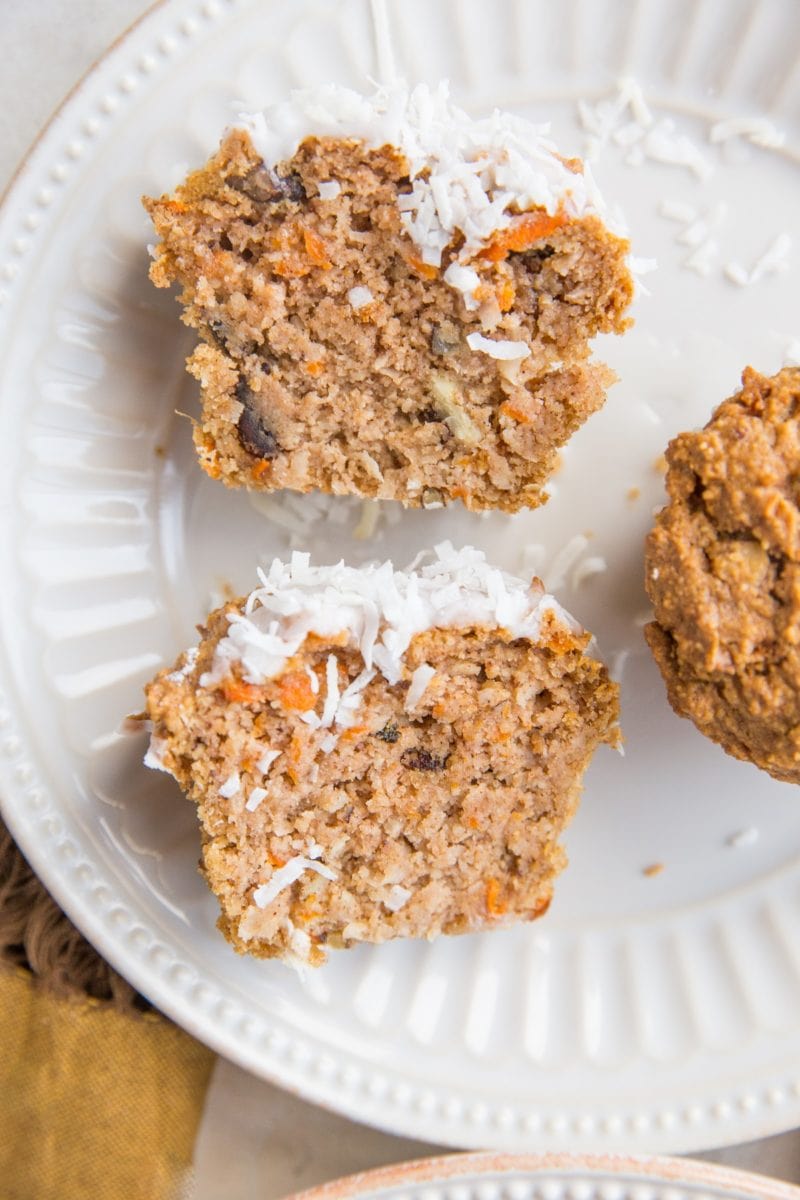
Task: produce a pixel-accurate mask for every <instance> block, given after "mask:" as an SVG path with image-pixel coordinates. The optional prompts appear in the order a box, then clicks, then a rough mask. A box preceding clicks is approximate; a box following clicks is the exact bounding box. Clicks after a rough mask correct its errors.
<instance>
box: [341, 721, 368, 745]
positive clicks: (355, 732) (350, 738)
mask: <svg viewBox="0 0 800 1200" xmlns="http://www.w3.org/2000/svg"><path fill="white" fill-rule="evenodd" d="M364 733H369V725H351V726H350V728H349V729H345V731H344V733H343V734H342V735H341V737H340V739H339V740H340V741H342V742H354V741H355V740H356V738H360V737H361V735H362V734H364Z"/></svg>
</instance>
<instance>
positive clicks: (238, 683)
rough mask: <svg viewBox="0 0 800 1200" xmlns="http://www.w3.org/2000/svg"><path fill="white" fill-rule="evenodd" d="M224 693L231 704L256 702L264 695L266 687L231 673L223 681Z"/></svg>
mask: <svg viewBox="0 0 800 1200" xmlns="http://www.w3.org/2000/svg"><path fill="white" fill-rule="evenodd" d="M222 694H223V695H224V697H225V699H226V700H227V701H228V703H229V704H255V703H257V701H259V700H260V699H261V698H262V697H263V695H264V689H263V688H261V687H259V686H258V685H257V684H255V683H245V681H244V680H243V679H236V678H235V676H233V675H229V676H228V678H227V679H223V681H222Z"/></svg>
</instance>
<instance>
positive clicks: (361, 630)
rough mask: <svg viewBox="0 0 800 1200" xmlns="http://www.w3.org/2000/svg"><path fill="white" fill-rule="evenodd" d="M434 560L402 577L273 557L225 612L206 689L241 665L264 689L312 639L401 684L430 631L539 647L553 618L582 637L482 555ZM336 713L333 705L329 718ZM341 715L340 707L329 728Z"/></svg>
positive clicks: (445, 547) (540, 597)
mask: <svg viewBox="0 0 800 1200" xmlns="http://www.w3.org/2000/svg"><path fill="white" fill-rule="evenodd" d="M434 553H435V557H434V559H433V561H432V562H428V563H426V564H425V565H423V566H420V567H419V569H418V570H409V571H395V569H394V567H393V566H392V564H391V562H385V563H382V564H380V565H376V564H369V565H367V566H365V567H363V568H361V569H358V568H355V567H349V566H345V564H344V563H341V562H340V563H338V564H337V565H336V566H327V567H312V566H311V565H310V557H309V555H308V554H304V553H299V552H297V551H296V552H295V553H294V554H292V556H291V559H290V561H289V563H282V562H280V560H278V559H275V561H274V562H273V563H272V565H271V567H270V568H269V571H268V572H264V571H262V570H259V577H260V583H261V586H260V587H258V588H256V589H255V591H253V592H251V593H250V595H249V596H248V597H247V600H246V602H245V607H244V612H231V613H229V614H228V622H229V627H228V633H227V635H226V636H225V637H224V638H222V639H220V641H219V643H218V644H217V647H216V650H215V654H214V660H213V663H212V667H211V670H210V671H207V672H206V673H205V674H204V675H203V676H202V677H201V680H200V686H201V687H207V686H213V685H214V684H216V683H218V682H219V681H220V680H222V679H224V678H226V676H228V675H229V674H230V672H231V668H232V667H233V665H234V664H240V665H241V669H242V672H243V674H244V677H245V679H246V680H247V681H248V682H249V683H263V682H264V680H266V679H270V678H272V677H273V676H274V675H276V674H278V673H279V672H280V670H281V669H282V668H283V666H284V664H285V663H286V662H287V660H288V659H289V658H291V657H292V656H293V655H294V654H296V653H297V652H298V650H299V649H300V647H301V646H302V645H303V642H304V641H305V639H306V637H307V636H308V634H309V633H315V634H317V635H318V636H320V637H335V636H339V635H341V634H347V635H348V644H349V645H351V646H354V647H357V648H358V650H359V651H360V653H361V656H362V659H363V661H364V666H365V668H366V670H367V671H369V670H374V669H377V670H379V671H380V672H381V673H382V674H383V675H384V677H385V678H386V679H387V680H388V681H389V683H391V684H395V683H398V682H399V681H400V679H401V678H402V676H403V656H404V654H405V651H406V649H407V648H408V646H409V643H410V642H411V639H412V638H413V637H415V636H416V635H417V634H418V633H422V632H424V631H425V630H427V629H433V628H453V627H464V626H470V625H486V626H491V627H495V628H496V627H501V628H504V629H507V630H508V631H509V632H510V633H511V634H512V635H513V636H514V637H524V638H528V639H530V640H532V641H536V640H537V639H538V637H539V633H540V627H541V621H542V618H543V616H544V615H545V613H548V612H550V613H553V614H554V615H555V616H556V617H557V618H558V619H559V620H560V621H562V622H563V623H564V624H565V625H566V626H567V627H568V628H569V629H571V630H574V631H579V630H580V626H579V625H578V624H577V622H575V621H574V620H573V618H572V617H570V616H569V614H568V613H566V612H565V610H564V609H562V608H561V606H560V605H559V604H558V603H557V601H556V600H555V599H554V598H553V597H552V596H548V595H545V594H543V593H542V592H540V591H533V590H531V589H530V588H529V587H528V585H527V584H526V583H525V582H523V580H521V579H517V578H515V577H514V576H512V575H508V574H506V573H505V572H503V571H500V570H498V569H497V568H495V567H491V566H489V564H488V563H487V562H486V559H485V557H484V555H483V554H482V553H481V551H479V550H475V549H473V548H471V547H464V548H463V549H460V550H455V549H454V548H453V546H452V545H451V543H450V542H442V543H440V544H439V545H438V546H436V547H435V551H434ZM331 660H332V661H333V663H334V665H335V663H336V659H335V656H334V655H331V656H330V658H329V660H328V672H329V674H328V688H329V696H330V697H332V696H333V695H334V693H337V694H338V679H335V678H334V676H333V673H332V670H331V667H330V663H331ZM367 682H369V678H368V677H367V676H365V675H363V674H362V675H361V676H359V678H358V679H357V680H354V681H353V683H352V684H350V686H349V687H348V688H347V689H346V691H345V693H344V694H343V695H342V696H341V700H340V701H339V703H342V702H344V701H345V699H347V701H348V704H349V703H350V702H351V700H352V697H353V696H354V695H356V694H357V692H356V691H355V689H356V685H358V689H359V690H360V689H361V688H363V687H364V686H366V683H367ZM332 706H333V700H332V699H331V708H332ZM329 711H330V710H329V707H328V698H326V705H325V710H324V714H323V715H324V718H325V719H327V718H328V714H329ZM335 712H336V709H335V708H333V712H332V713H331V717H330V719H331V721H332V720H333V713H335ZM301 720H303V721H305V722H306V724H308V725H310V726H311V727H312V728H319V727H320V725H321V719H320V717H319V716H318V715H317V714H316V713H314V712H313V711H311V712H306V713H302V714H301Z"/></svg>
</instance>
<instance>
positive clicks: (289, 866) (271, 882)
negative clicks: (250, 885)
mask: <svg viewBox="0 0 800 1200" xmlns="http://www.w3.org/2000/svg"><path fill="white" fill-rule="evenodd" d="M304 871H316V872H317V874H318V875H321V876H322V877H323V879H330V880H333V879H335V878H336V872H335V871H332V870H331V869H330V867H326V866H325V864H324V863H321V862H317V861H316V860H315V859H312V858H305V857H304V856H303V855H302V854H297V855H295V857H294V858H290V859H289V861H288V862H286V863H284V864H283V866H282V867H278V869H277V870H276V871H273V873H272V875H271V876H270V878H269V879H268V880H267V882H266V883H262V884H261V886H260V887H257V888H256V890H255V891H254V892H253V903H254V904H255V905H256V906H257V907H258V908H266V907H267V905H268V904H271V903H272V901H273V900H274V899H275V897H276V896H278V895H279V894H280V893H281V892H282V891H283V889H284V888H287V887H291V885H292V884H293V883H296V882H297V880H298V879H299V878H300V876H301V875H302V874H303V872H304Z"/></svg>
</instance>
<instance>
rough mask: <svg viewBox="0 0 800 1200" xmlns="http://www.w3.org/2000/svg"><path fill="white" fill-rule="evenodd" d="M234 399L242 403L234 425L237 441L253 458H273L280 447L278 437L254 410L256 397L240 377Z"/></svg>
mask: <svg viewBox="0 0 800 1200" xmlns="http://www.w3.org/2000/svg"><path fill="white" fill-rule="evenodd" d="M236 399H237V400H239V401H240V403H242V404H243V405H244V408H243V409H242V415H241V416H240V417H239V421H238V424H237V426H236V429H237V432H238V434H239V441H240V442H241V443H242V445H243V446H244V448H245V450H246V451H247V452H248V454H252V455H253V456H254V458H275V457H276V455H277V454H279V453H280V449H281V448H280V446H279V445H278V439H277V438H276V437H275V434H274V433H273V432H272V431H271V430H270V429H267V427H266V425H265V424H264V421H263V419H262V418H261V417H260V416H259V414H258V413H257V412H256V411H255V407H254V406H255V402H256V398H255V396H254V395H253V393H252V391H251V390H250V388H249V387H248V386H247V383H246V382H245V380H244V379H241V378H240V379H239V382H238V383H237V385H236Z"/></svg>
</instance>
